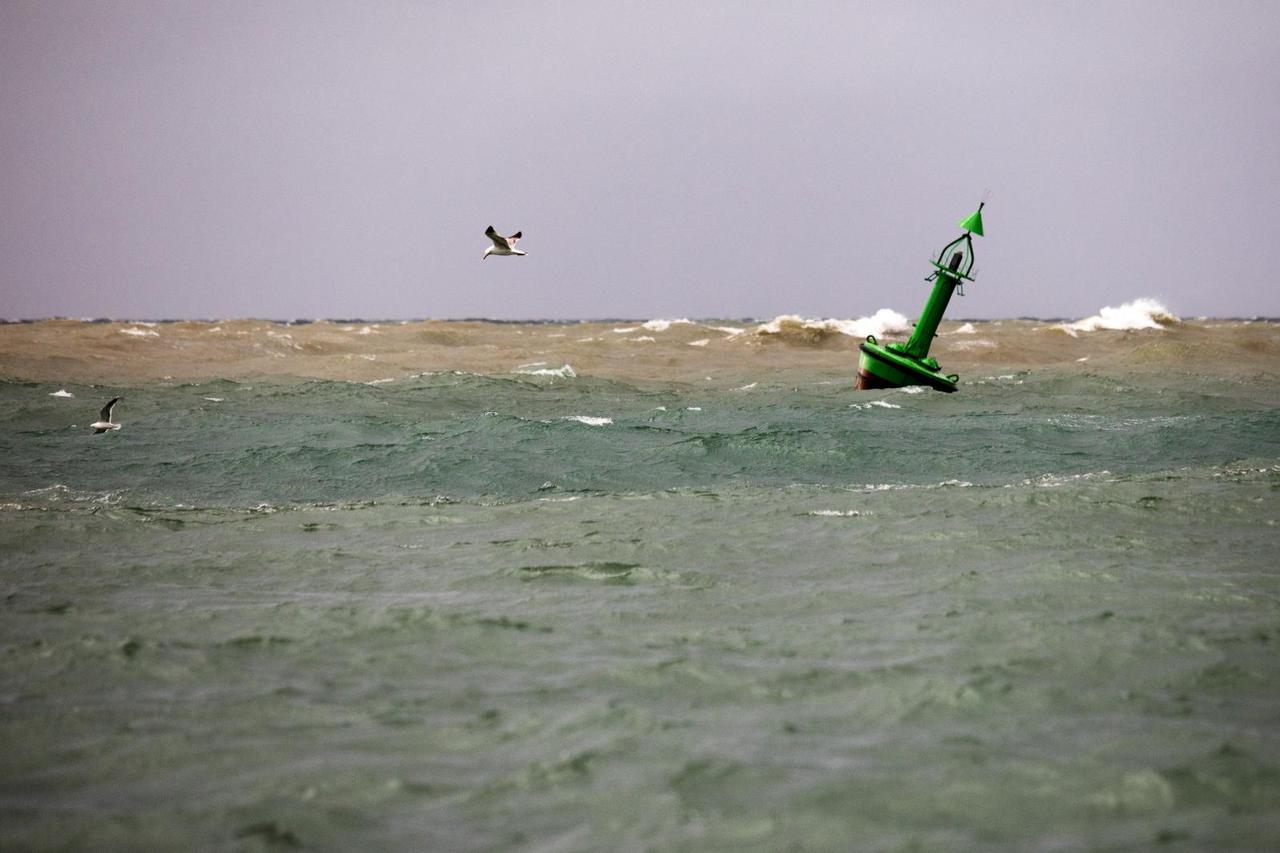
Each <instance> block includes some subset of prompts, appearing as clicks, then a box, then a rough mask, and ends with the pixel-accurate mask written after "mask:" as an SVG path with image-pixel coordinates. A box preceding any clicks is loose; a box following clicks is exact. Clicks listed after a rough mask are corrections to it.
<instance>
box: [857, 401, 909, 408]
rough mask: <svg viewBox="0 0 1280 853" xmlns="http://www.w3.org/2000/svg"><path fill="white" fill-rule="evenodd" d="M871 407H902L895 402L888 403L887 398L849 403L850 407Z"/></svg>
mask: <svg viewBox="0 0 1280 853" xmlns="http://www.w3.org/2000/svg"><path fill="white" fill-rule="evenodd" d="M872 407H875V408H880V409H901V408H902V407H901V406H899V405H898V404H896V403H890V402H889V401H887V400H871V401H869V402H866V403H850V404H849V408H851V409H870V408H872Z"/></svg>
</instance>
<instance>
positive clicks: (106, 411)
mask: <svg viewBox="0 0 1280 853" xmlns="http://www.w3.org/2000/svg"><path fill="white" fill-rule="evenodd" d="M119 399H120V398H119V397H112V398H111V400H110V401H109V402H108V403H107V404H106V405H105V406H103V407H102V411H101V412H98V418H99V419H100V420H104V421H106V422H107V423H110V422H111V407H112V406H114V405H115V404H116V402H117V401H119Z"/></svg>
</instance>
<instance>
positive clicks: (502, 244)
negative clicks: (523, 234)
mask: <svg viewBox="0 0 1280 853" xmlns="http://www.w3.org/2000/svg"><path fill="white" fill-rule="evenodd" d="M484 236H486V237H488V238H489V239H490V240H492V241H493V245H495V246H497V247H498V248H499V249H510V248H511V245H510V244H509V243H508V242H507V238H506V237H503V236H502V235H501V234H499V233H498V232H497V231H494V230H493V226H492V225H490V226H489V227H488V228H486V229H484ZM516 236H517V237H519V236H520V235H519V234H517V235H516Z"/></svg>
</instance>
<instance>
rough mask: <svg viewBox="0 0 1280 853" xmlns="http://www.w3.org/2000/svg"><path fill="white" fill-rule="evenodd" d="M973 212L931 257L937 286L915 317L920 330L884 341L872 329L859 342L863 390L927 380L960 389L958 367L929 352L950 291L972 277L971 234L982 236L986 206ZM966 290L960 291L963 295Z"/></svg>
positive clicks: (946, 388)
mask: <svg viewBox="0 0 1280 853" xmlns="http://www.w3.org/2000/svg"><path fill="white" fill-rule="evenodd" d="M983 204H986V202H983V203H982V204H979V205H978V209H977V210H975V211H974V212H973V215H972V216H969V217H968V218H967V219H965V220H964V221H963V222H961V223H960V227H961V228H963V229H964V234H962V235H961V236H959V237H957V238H956V239H955V240H952V241H951V242H950V243H948V244H947V245H946V246H945V247H944V248H943V249H942V251H941V252H939V253H938V259H937V260H936V261H932V263H933V266H934V268H935V269H934V272H933V274H932V275H931V276H929V277H928V278H926V279H925V281H932V282H933V292H932V293H930V294H929V299H928V301H927V302H925V304H924V310H923V311H921V312H920V319H919V320H917V321H916V330H915V332H913V333H912V335H911V340H909V341H907V342H906V343H905V344H899V343H892V344H882V343H880V342H879V341H877V340H876V339H875V336H874V335H867V340H866V341H865V342H864V343H863V344H862V345H861V346H859V347H858V349H859V350H861V355H860V356H859V357H858V378H857V380H856V381H855V382H854V385H853V387H854V388H856V389H858V390H860V391H869V390H872V389H875V388H902V387H905V386H907V385H927V386H928V387H930V388H935V389H937V390H939V391H947V392H951V391H954V390H956V383H957V382H959V381H960V377H959V376H957V375H956V374H954V373H943V372H942V371H941V370H939V369H938V360H937V359H936V358H929V346H930V345H931V344H932V343H933V338H934V335H935V334H937V331H938V323H939V322H941V320H942V313H943V312H944V311H946V310H947V303H948V302H950V301H951V293H952V291H954V290H955V289H956V287H958V286H960V285H961V284H963V283H964V282H966V281H973V278H972V276H970V275H969V271H970V270H972V269H973V241H972V240H971V239H970V235H971V234H977V235H978V236H979V237H981V236H982V206H983ZM963 294H964V291H961V295H963Z"/></svg>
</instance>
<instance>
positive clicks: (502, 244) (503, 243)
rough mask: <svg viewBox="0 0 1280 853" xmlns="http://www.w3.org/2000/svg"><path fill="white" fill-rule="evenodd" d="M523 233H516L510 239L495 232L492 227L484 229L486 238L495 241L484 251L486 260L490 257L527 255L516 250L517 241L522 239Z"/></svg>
mask: <svg viewBox="0 0 1280 853" xmlns="http://www.w3.org/2000/svg"><path fill="white" fill-rule="evenodd" d="M521 233H522V232H520V231H517V232H516V233H514V234H512V235H511V236H510V237H503V236H502V235H501V234H499V233H498V232H497V231H494V230H493V226H492V225H490V226H489V227H488V228H486V229H484V236H486V237H488V238H489V239H490V240H492V241H493V245H492V246H490V247H489V248H487V249H485V250H484V258H487V257H489V256H490V255H523V254H525V253H524V252H522V251H520V250H519V249H517V248H516V241H517V240H519V239H520V234H521ZM484 258H481V259H480V260H482V261H483V260H484Z"/></svg>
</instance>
